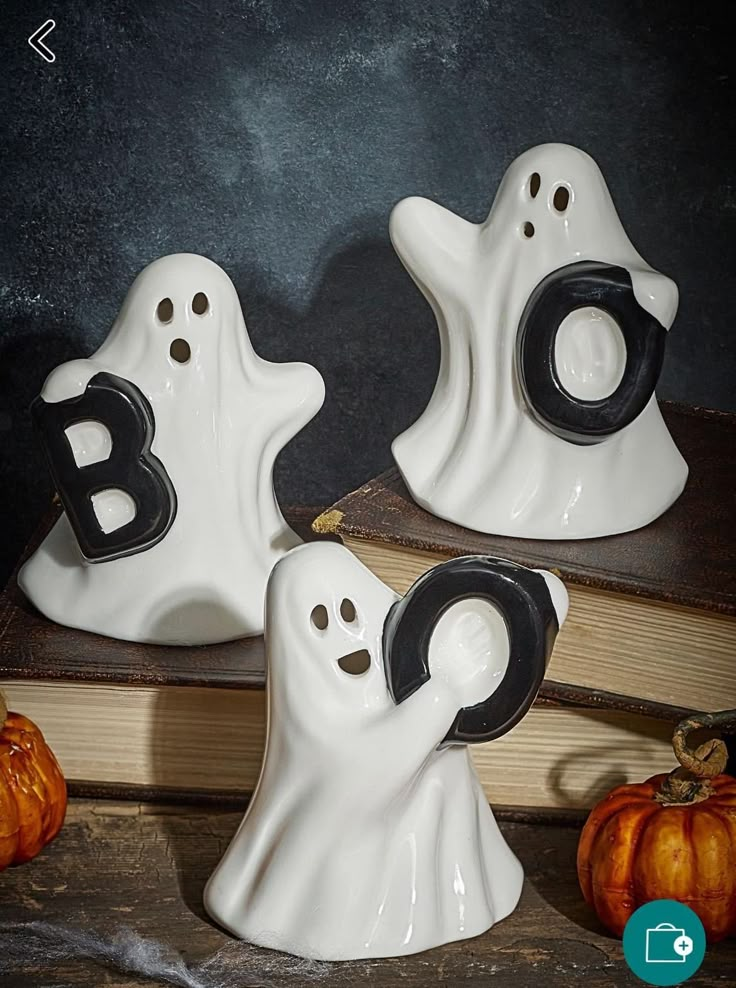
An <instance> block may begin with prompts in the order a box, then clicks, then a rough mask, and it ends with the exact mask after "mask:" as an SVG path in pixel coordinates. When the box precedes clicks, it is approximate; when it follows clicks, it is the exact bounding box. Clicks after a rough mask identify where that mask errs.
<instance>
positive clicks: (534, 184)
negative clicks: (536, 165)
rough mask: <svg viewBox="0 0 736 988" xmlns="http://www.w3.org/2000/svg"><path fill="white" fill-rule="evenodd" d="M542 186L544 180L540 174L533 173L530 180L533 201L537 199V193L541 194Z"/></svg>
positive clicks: (530, 192) (530, 193)
mask: <svg viewBox="0 0 736 988" xmlns="http://www.w3.org/2000/svg"><path fill="white" fill-rule="evenodd" d="M541 184H542V179H541V177H540V175H539V172H533V173H532V175H531V176H530V178H529V195H530V196H531V197H532V199H536V198H537V193H538V192H539V187H540V185H541Z"/></svg>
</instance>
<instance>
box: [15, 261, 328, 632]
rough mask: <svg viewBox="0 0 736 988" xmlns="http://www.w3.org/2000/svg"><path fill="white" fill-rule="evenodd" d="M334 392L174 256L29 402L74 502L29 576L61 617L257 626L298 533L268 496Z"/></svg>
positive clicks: (226, 289)
mask: <svg viewBox="0 0 736 988" xmlns="http://www.w3.org/2000/svg"><path fill="white" fill-rule="evenodd" d="M323 397H324V386H323V383H322V378H321V377H320V375H319V374H318V372H317V371H316V370H315V369H314V368H313V367H310V366H309V365H307V364H271V363H269V362H268V361H265V360H262V359H261V358H260V357H258V356H257V354H256V353H255V352H254V351H253V348H252V347H251V344H250V340H249V338H248V333H247V330H246V328H245V322H244V320H243V314H242V312H241V309H240V303H239V302H238V297H237V294H236V292H235V288H234V287H233V285H232V283H231V282H230V279H229V278H228V277H227V275H226V274H225V272H224V271H222V270H221V269H220V268H218V267H217V265H216V264H213V263H212V261H209V260H207V259H206V258H204V257H198V256H196V255H193V254H178V255H174V256H171V257H164V258H161V259H160V260H158V261H155V262H154V263H153V264H151V265H149V266H148V267H147V268H146V269H145V270H144V271H143V272H142V273H141V274H140V275H139V276H138V278H137V279H136V280H135V282H134V284H133V286H132V287H131V289H130V291H129V293H128V295H127V297H126V299H125V302H124V304H123V308H122V310H121V312H120V315H119V317H118V319H117V320H116V322H115V324H114V326H113V328H112V330H111V332H110V334H109V336H108V337H107V339H106V340H105V342H104V343H103V344H102V346H101V347H100V349H99V350H98V351H97V352H96V353H94V354H93V355H92V356H91V357H90V358H89V359H86V360H73V361H71V362H70V363H67V364H63V365H62V366H61V367H57V368H56V370H54V371H52V373H51V374H50V375H49V377H48V378H47V380H46V383H45V384H44V387H43V391H42V393H41V395H40V396H39V398H37V399H36V401H35V402H34V404H33V408H32V411H33V416H34V420H35V424H36V426H37V429H38V431H39V433H40V436H41V440H42V443H43V446H44V450H45V452H46V456H47V460H48V462H49V466H50V469H51V473H52V477H53V480H54V484H55V486H56V489H57V491H58V493H59V496H60V499H61V502H62V505H63V507H64V512H63V514H62V515H61V517H60V518H59V520H58V521H57V523H56V525H55V526H54V528H53V529H52V530H51V532H50V533H49V535H48V536H47V537H46V539H45V540H44V542H43V543H42V545H41V546H40V548H39V549H38V550H37V551H36V552H35V553H34V554H33V556H31V558H30V559H29V560H28V562H27V563H26V564H25V566H23V568H22V569H21V571H20V574H19V577H18V582H19V584H20V586H21V589H22V590H23V591H24V592H25V594H26V596H27V597H29V599H30V600H31V601H32V602H33V603H34V604H35V605H36V607H37V608H38V609H39V610H40V611H41V612H42V613H44V614H45V615H46V616H47V617H49V618H51V619H52V620H54V621H57V622H59V623H60V624H66V625H69V626H71V627H76V628H81V629H83V630H85V631H93V632H97V633H99V634H103V635H108V636H110V637H114V638H123V639H129V640H132V641H146V642H154V643H156V644H187V645H200V644H209V643H212V642H218V641H226V640H229V639H234V638H242V637H245V636H249V635H257V634H260V633H261V632H262V630H263V600H264V594H265V587H266V581H267V579H268V574H269V572H270V570H271V568H272V566H273V564H274V563H275V562H276V560H277V559H278V558H280V556H282V555H283V554H284V552H286V551H287V550H288V549H290V548H292V547H293V546H295V545H298V544H299V539H298V538H297V536H296V535H295V533H294V532H292V531H291V529H290V528H289V526H288V525H287V524H286V522H285V521H284V518H283V517H282V515H281V512H280V510H279V507H278V504H277V503H276V498H275V495H274V491H273V481H272V474H273V463H274V460H275V458H276V456H277V454H278V452H279V451H280V449H281V448H282V446H283V445H284V444H285V443H286V442H288V441H289V439H291V437H292V436H293V435H294V434H295V433H296V432H297V431H298V430H299V429H301V428H302V427H303V426H304V425H305V424H306V423H307V422H308V421H309V419H310V418H312V416H313V415H314V414H315V413H316V412H317V410H318V409H319V407H320V406H321V404H322V400H323Z"/></svg>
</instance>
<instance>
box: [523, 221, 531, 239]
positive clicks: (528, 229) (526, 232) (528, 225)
mask: <svg viewBox="0 0 736 988" xmlns="http://www.w3.org/2000/svg"><path fill="white" fill-rule="evenodd" d="M521 232H522V233H523V234H524V236H525V237H526V238H527V240H529V238H530V237H533V236H534V224H533V223H530V222H529V220H527V221H526V223H525V224H524V225H523V226H522V228H521Z"/></svg>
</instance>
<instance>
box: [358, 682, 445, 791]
mask: <svg viewBox="0 0 736 988" xmlns="http://www.w3.org/2000/svg"><path fill="white" fill-rule="evenodd" d="M457 710H458V708H457V704H456V702H455V699H454V698H453V696H452V694H451V692H450V691H449V690H447V689H446V688H444V687H443V685H442V684H441V683H439V682H435V681H433V680H431V679H430V680H429V681H428V682H427V683H425V684H424V685H423V686H421V687H420V688H419V689H418V690H417V691H416V692H415V693H412V695H411V696H409V697H407V699H406V700H404V701H403V702H402V703H400V704H398V705H397V706H396V707H394V708H392V709H391V710H390V711H389V712H388V713H387V714H386V716H385V717H381V718H379V720H378V722H377V723H376V724H374V726H373V731H374V736H373V738H372V739H371V743H370V744H369V745H368V746H367V748H366V750H367V751H369V752H372V756H371V759H372V764H376V765H380V767H381V774H382V776H385V775H386V774H387V773H390V774H391V775H393V776H394V778H395V780H396V781H397V782H399V783H403V782H405V781H406V780H408V779H409V778H410V777H411V776H412V775H413V774H414V773H415V772H418V771H419V769H420V768H421V767H422V765H423V764H424V762H425V761H426V760H427V758H428V757H429V756H430V755H431V753H432V752H433V751H434V750H435V749H436V748H437V747H438V746H439V745H440V744H441V742H442V740H443V738H444V737H445V735H446V734H447V732H448V730H449V729H450V727H451V726H452V722H453V721H454V719H455V717H456V715H457ZM377 750H383V751H384V752H385V754H386V757H385V758H381V759H375V757H374V755H375V752H376V751H377Z"/></svg>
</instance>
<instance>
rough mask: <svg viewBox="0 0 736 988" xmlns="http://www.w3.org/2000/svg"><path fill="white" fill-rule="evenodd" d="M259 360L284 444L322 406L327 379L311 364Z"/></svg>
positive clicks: (278, 430) (282, 443)
mask: <svg viewBox="0 0 736 988" xmlns="http://www.w3.org/2000/svg"><path fill="white" fill-rule="evenodd" d="M259 363H260V368H259V369H260V372H261V375H262V378H263V381H264V384H265V385H266V390H267V391H268V394H269V398H270V400H271V402H272V407H273V408H274V416H275V418H274V423H273V424H274V428H275V429H276V430H277V433H278V438H279V440H280V443H281V445H284V444H285V443H287V442H288V441H289V440H290V439H291V438H292V437H293V436H295V435H296V434H297V432H299V430H300V429H303V428H304V426H305V425H306V424H307V422H309V421H310V419H312V418H314V416H315V415H316V414H317V412H318V411H319V410H320V408H321V407H322V404H323V402H324V400H325V382H324V381H323V380H322V375H321V374H320V372H319V371H318V370H317V369H316V368H315V367H312V365H311V364H303V363H296V362H295V363H289V364H272V363H269V362H268V361H266V360H263V361H259ZM279 448H280V447H279Z"/></svg>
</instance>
